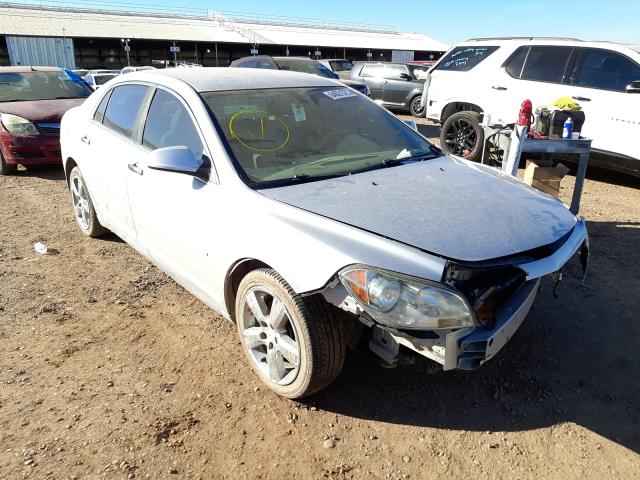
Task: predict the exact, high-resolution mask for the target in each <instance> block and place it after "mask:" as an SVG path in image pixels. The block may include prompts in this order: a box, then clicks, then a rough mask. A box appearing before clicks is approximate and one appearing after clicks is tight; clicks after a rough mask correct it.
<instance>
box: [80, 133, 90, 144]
mask: <svg viewBox="0 0 640 480" xmlns="http://www.w3.org/2000/svg"><path fill="white" fill-rule="evenodd" d="M80 141H81V142H82V143H86V144H87V145H89V144H90V143H91V140H89V136H88V135H85V136H84V137H80Z"/></svg>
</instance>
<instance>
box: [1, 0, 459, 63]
mask: <svg viewBox="0 0 640 480" xmlns="http://www.w3.org/2000/svg"><path fill="white" fill-rule="evenodd" d="M41 1H42V2H43V4H41V5H34V4H17V3H3V4H0V65H9V64H13V65H27V64H31V65H36V64H39V65H43V64H47V65H56V66H63V67H68V68H99V67H102V68H121V67H123V66H126V65H127V64H131V65H153V64H161V63H162V62H165V61H170V60H178V61H184V62H190V63H199V64H202V65H204V66H226V65H229V63H230V62H231V61H232V60H234V59H236V58H240V57H243V56H246V55H249V54H250V53H252V52H253V53H255V52H256V51H257V52H259V53H260V54H267V55H296V56H312V57H314V58H315V57H322V58H349V59H352V60H367V59H377V60H396V61H407V60H433V59H436V58H438V57H439V56H440V55H441V54H442V53H443V52H444V51H446V50H447V45H446V44H444V43H442V42H439V41H437V40H435V39H433V38H431V37H427V36H425V35H421V34H415V33H402V32H398V31H396V29H393V28H390V27H382V26H375V25H364V24H346V23H341V22H326V21H317V20H300V19H294V18H283V17H265V16H262V17H256V16H253V15H245V14H233V18H232V16H231V15H230V14H223V13H221V12H214V11H203V10H195V9H190V10H189V9H178V8H165V9H162V10H163V11H157V10H158V9H159V7H153V8H154V9H155V10H156V11H150V10H149V7H146V6H144V5H136V4H132V3H126V4H118V3H107V4H105V3H101V2H97V1H92V0H88V1H84V2H81V3H77V2H76V1H75V0H69V1H64V0H41ZM92 5H94V6H92ZM101 5H109V10H105V9H104V7H101ZM127 54H128V55H127Z"/></svg>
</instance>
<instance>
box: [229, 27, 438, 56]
mask: <svg viewBox="0 0 640 480" xmlns="http://www.w3.org/2000/svg"><path fill="white" fill-rule="evenodd" d="M241 25H243V26H246V27H247V28H248V29H249V30H251V31H255V32H257V33H259V34H260V35H262V36H263V37H267V38H268V39H270V40H271V41H272V42H273V43H276V44H279V45H313V46H318V47H322V46H324V47H338V48H342V47H346V48H370V49H372V50H414V51H415V50H418V51H420V50H421V51H442V52H444V51H446V50H448V49H449V46H448V45H446V44H445V43H442V42H439V41H438V40H435V39H433V38H431V37H427V36H426V35H422V34H419V33H400V32H372V31H357V30H350V31H349V30H345V29H340V30H333V29H330V28H322V29H321V28H308V27H302V26H300V27H296V26H282V25H268V24H261V23H245V22H242V23H241Z"/></svg>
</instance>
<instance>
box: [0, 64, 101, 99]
mask: <svg viewBox="0 0 640 480" xmlns="http://www.w3.org/2000/svg"><path fill="white" fill-rule="evenodd" d="M91 93H92V90H91V89H90V88H89V87H88V86H87V85H86V84H85V83H83V82H82V81H81V80H80V79H79V78H77V77H76V78H73V77H72V76H71V75H69V74H67V73H66V72H64V71H62V70H60V71H59V72H23V73H0V102H21V101H30V100H31V101H33V100H51V99H57V98H85V97H88V96H89V95H91Z"/></svg>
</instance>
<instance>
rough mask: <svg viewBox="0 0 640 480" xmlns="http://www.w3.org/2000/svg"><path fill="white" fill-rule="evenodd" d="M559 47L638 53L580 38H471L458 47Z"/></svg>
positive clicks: (620, 46) (599, 41)
mask: <svg viewBox="0 0 640 480" xmlns="http://www.w3.org/2000/svg"><path fill="white" fill-rule="evenodd" d="M505 44H510V45H514V46H515V45H533V44H535V45H557V46H572V47H586V48H603V49H606V50H617V51H620V50H633V51H635V52H638V50H637V48H638V47H637V46H635V45H627V44H624V43H617V42H609V41H603V40H580V39H578V38H565V37H487V38H470V39H469V40H465V41H464V42H460V43H458V44H457V45H455V46H456V47H457V46H465V47H466V46H469V45H482V46H488V45H505Z"/></svg>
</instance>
